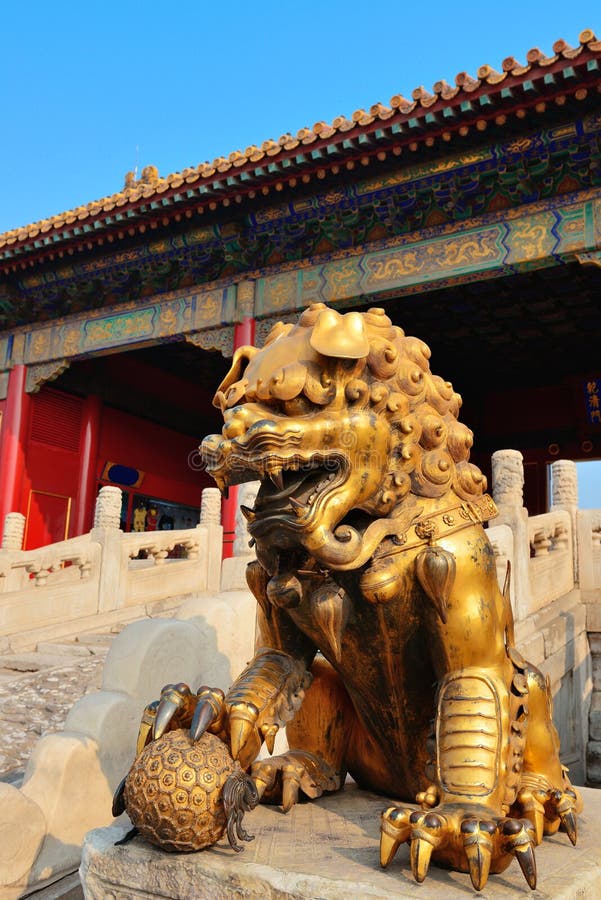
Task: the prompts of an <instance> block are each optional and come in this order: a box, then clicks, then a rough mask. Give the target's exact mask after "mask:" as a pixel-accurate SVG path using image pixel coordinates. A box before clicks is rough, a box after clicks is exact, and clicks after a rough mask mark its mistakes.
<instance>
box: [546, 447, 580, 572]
mask: <svg viewBox="0 0 601 900" xmlns="http://www.w3.org/2000/svg"><path fill="white" fill-rule="evenodd" d="M551 492H552V493H551V509H565V510H567V511H568V512H569V514H570V521H571V523H572V554H573V562H574V583H578V581H579V580H580V579H579V574H578V534H577V527H576V519H577V513H578V471H577V469H576V463H575V462H574V461H573V460H571V459H558V460H556V461H555V462H554V463H552V464H551Z"/></svg>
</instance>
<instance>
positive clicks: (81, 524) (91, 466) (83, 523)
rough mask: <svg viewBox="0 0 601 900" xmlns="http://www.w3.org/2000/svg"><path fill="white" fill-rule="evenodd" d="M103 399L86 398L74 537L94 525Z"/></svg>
mask: <svg viewBox="0 0 601 900" xmlns="http://www.w3.org/2000/svg"><path fill="white" fill-rule="evenodd" d="M101 415H102V401H101V399H100V397H97V396H95V395H92V396H90V397H87V398H86V402H85V404H84V408H83V421H82V428H81V451H80V457H79V474H78V478H77V506H76V508H75V517H74V522H73V535H72V536H73V537H77V535H78V534H84V533H85V532H86V531H89V530H90V528H91V527H92V515H93V510H94V500H95V498H96V460H97V457H98V439H99V435H100V417H101Z"/></svg>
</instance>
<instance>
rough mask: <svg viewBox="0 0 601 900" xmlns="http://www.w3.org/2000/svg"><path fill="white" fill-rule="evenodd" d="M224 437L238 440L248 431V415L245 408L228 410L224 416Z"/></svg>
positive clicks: (239, 407)
mask: <svg viewBox="0 0 601 900" xmlns="http://www.w3.org/2000/svg"><path fill="white" fill-rule="evenodd" d="M223 418H224V425H223V436H224V437H227V438H237V437H240V436H241V435H242V434H245V433H246V431H247V430H248V426H249V421H248V414H247V412H246V410H245V409H244V407H243V406H235V407H234V408H233V409H228V410H226V412H225V415H224V417H223Z"/></svg>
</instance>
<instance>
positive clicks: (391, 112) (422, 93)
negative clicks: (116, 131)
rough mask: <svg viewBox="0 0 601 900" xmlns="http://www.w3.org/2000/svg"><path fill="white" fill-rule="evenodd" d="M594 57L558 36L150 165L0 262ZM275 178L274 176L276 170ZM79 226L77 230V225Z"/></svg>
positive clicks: (29, 236) (9, 236) (9, 244)
mask: <svg viewBox="0 0 601 900" xmlns="http://www.w3.org/2000/svg"><path fill="white" fill-rule="evenodd" d="M586 51H588V52H586ZM597 54H599V56H600V57H601V40H598V39H597V38H596V36H595V34H594V33H593V32H592V31H590V30H585V31H583V32H581V34H580V36H579V44H578V46H576V47H571V46H570V45H569V44H567V43H566V41H564V40H558V41H556V42H555V43H554V45H553V55H552V56H546V55H545V54H544V53H543V52H542V50H540V49H539V48H537V47H534V48H533V49H532V50H529V51H528V53H527V54H526V63H525V64H522V63H520V62H519V61H518V60H516V59H515V58H514V57H513V56H508V57H506V58H505V59H504V60H503V62H502V64H501V71H497V70H496V69H494V68H492V67H491V66H489V65H483V66H480V68H479V69H478V72H477V76H476V77H473V76H472V75H470V74H469V73H468V72H459V73H458V74H457V75H456V77H455V85H454V86H453V85H450V84H449V83H448V82H446V81H445V80H440V81H437V82H436V83H435V84H434V85H433V86H432V91H428V90H427V89H426V88H424V87H423V86H420V87H416V88H415V89H414V90H413V91H412V94H411V99H408V98H406V97H404V96H402V95H401V94H395V95H394V96H393V97H392V98H391V99H390V105H389V106H386V105H385V104H383V103H375V104H374V105H373V106H371V107H370V108H369V109H368V110H364V109H358V110H356V111H355V112H354V113H353V114H352V116H351V117H350V118H347V117H345V116H338V117H337V118H335V119H334V121H333V122H332V123H331V124H329V123H327V122H316V123H315V124H314V125H313V127H312V128H301V129H300V130H299V131H298V132H297V133H296V135H293V134H291V133H286V134H283V135H282V136H281V137H280V138H278V140H273V139H268V140H266V141H264V142H263V143H262V144H261V145H260V146H257V145H251V146H249V147H247V148H246V149H245V150H234V151H233V152H232V153H230V154H229V156H227V157H224V156H220V157H217V158H216V159H214V160H213V161H212V162H204V163H201V164H200V165H198V166H195V167H189V168H185V169H182V171H181V172H174V173H173V174H171V175H167V176H166V177H164V178H161V177H160V176H159V174H158V171H157V169H156V168H155V167H154V166H147V167H146V168H145V169H144V170H143V172H142V177H141V179H140V180H138V181H136V180H135V178H134V176H133V173H128V175H127V176H126V181H125V185H124V188H123V189H122V190H121V191H119V192H118V193H115V194H112V195H111V196H109V197H104V198H102V199H100V200H94V201H92V202H90V203H88V204H86V205H85V206H78V207H76V208H75V209H72V210H68V211H66V212H63V213H60V214H58V215H55V216H51V217H50V218H47V219H43V220H41V221H39V222H34V223H33V224H31V225H26V226H24V227H21V228H15V229H12V230H10V231H7V232H5V233H4V234H0V259H1V258H2V257H4V258H6V257H7V256H12V255H13V253H12V252H11V250H12V249H14V248H17V247H22V248H23V249H27V248H32V247H33V248H35V249H41V248H43V247H46V246H47V245H48V244H51V243H55V242H57V241H63V240H67V239H69V238H71V237H73V236H75V237H80V236H81V235H83V236H84V237H85V236H86V235H88V234H91V233H93V232H94V231H97V230H98V229H99V228H103V227H104V226H105V225H108V224H114V223H109V222H107V221H106V214H109V213H112V212H113V211H114V210H120V209H123V208H125V207H128V208H130V209H131V208H133V207H135V205H136V204H139V203H140V201H145V200H149V201H153V200H156V199H157V198H161V195H164V194H166V193H169V195H170V196H173V194H174V192H175V191H177V189H178V188H184V190H186V189H188V188H191V187H194V188H196V189H198V190H201V192H203V193H204V192H208V193H211V194H212V192H213V190H216V189H217V188H218V187H222V186H223V185H224V184H225V186H226V187H234V186H235V188H236V190H237V189H239V187H240V184H239V176H240V174H241V173H243V171H244V170H245V169H249V168H251V167H253V166H256V165H257V164H262V166H263V167H265V166H267V169H268V171H267V173H266V174H273V173H272V172H270V164H275V165H272V166H271V168H273V169H274V170H277V171H279V175H280V176H281V174H282V173H281V171H280V170H279V167H278V165H277V163H278V162H279V161H280V160H283V159H284V158H285V157H286V156H287V155H288V156H289V155H290V153H291V151H294V150H298V151H299V153H302V152H303V151H304V150H305V149H309V148H311V147H312V145H315V144H319V145H322V144H323V142H324V141H331V142H332V144H342V153H344V151H345V150H348V147H345V141H344V137H345V135H347V134H348V133H350V132H353V133H354V137H356V136H357V134H359V142H360V140H361V134H360V132H361V130H362V129H369V128H370V126H372V125H373V124H374V123H376V124H377V123H379V122H382V123H388V125H390V120H392V119H394V120H395V122H396V123H399V129H398V130H399V132H400V131H401V130H402V123H403V122H406V121H407V120H408V119H409V118H410V117H411V116H412V114H413V115H414V116H419V115H420V113H422V111H423V110H432V109H434V108H436V109H439V108H442V107H443V106H447V107H448V106H449V105H450V106H457V105H461V104H464V103H468V104H469V101H470V99H471V98H472V97H473V95H474V94H475V92H476V91H482V92H486V86H490V87H491V88H493V89H494V90H495V91H497V92H498V91H499V89H500V87H501V86H502V85H503V84H506V85H507V87H508V88H509V89H510V90H511V88H519V87H520V86H521V87H522V88H524V87H525V85H527V84H529V83H530V81H529V80H528V79H526V76H527V75H530V78H531V79H535V78H536V77H537V76H538V77H540V76H541V74H542V72H541V71H539V70H548V69H550V68H551V67H553V66H556V67H557V66H559V68H563V69H565V68H566V64H567V63H568V62H571V61H577V60H578V58H579V57H582V56H583V55H585V56H586V58H587V59H589V60H590V59H592V58H594V57H595V56H596V55H597ZM595 62H596V60H595ZM593 68H594V69H595V70H596V71H598V69H599V65H598V64H596V65H595V66H594V67H593ZM550 78H551V82H552V79H553V76H552V75H551V76H550ZM432 119H434V117H432ZM415 121H416V119H415V118H412V119H411V122H415ZM420 125H422V126H423V128H425V129H427V128H428V126H429V125H432V122H428V119H427V118H426V119H425V120H421V121H420ZM348 143H351V142H348ZM355 149H356V148H355ZM296 159H298V157H297V158H296ZM293 160H294V158H293ZM291 169H292V171H291V172H290V173H288V174H293V172H294V171H295V168H294V163H292V165H291ZM255 171H256V170H255ZM228 173H229V176H230V177H229V178H228ZM223 176H225V179H224V177H223ZM274 177H276V176H275V175H274ZM230 181H231V182H232V183H231V184H230ZM163 202H166V201H163ZM167 202H168V201H167ZM159 205H160V199H159ZM153 207H154V204H153ZM103 217H104V221H103ZM80 223H81V227H79V226H80ZM71 226H75V227H74V228H72V227H71ZM66 229H68V233H65V230H66ZM61 230H62V231H63V233H62V234H61Z"/></svg>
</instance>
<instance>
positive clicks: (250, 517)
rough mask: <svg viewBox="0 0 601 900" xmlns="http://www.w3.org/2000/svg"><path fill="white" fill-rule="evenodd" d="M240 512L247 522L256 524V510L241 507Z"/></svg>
mask: <svg viewBox="0 0 601 900" xmlns="http://www.w3.org/2000/svg"><path fill="white" fill-rule="evenodd" d="M240 512H241V513H242V515H243V516H244V518H245V519H246V521H247V522H254V521H255V519H256V518H257V514H256V512H255V511H254V509H251V508H250V506H244V505H242V504H241V505H240Z"/></svg>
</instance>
